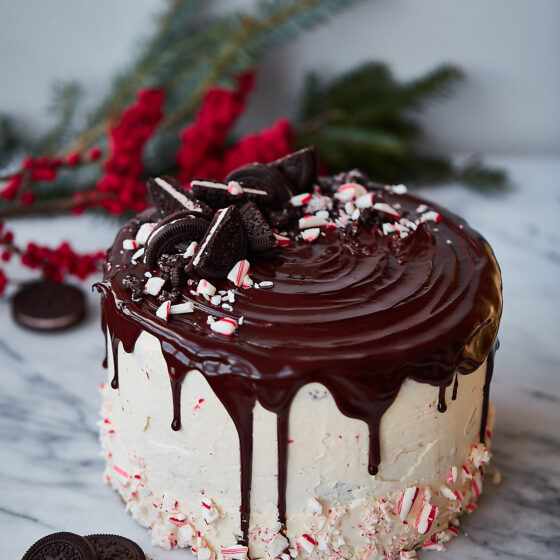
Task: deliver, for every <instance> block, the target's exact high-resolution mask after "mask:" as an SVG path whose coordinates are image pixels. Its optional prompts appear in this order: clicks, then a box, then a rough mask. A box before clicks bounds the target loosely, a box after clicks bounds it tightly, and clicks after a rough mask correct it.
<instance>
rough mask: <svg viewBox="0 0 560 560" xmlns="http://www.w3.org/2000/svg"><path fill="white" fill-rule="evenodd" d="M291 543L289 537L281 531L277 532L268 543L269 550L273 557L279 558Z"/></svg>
mask: <svg viewBox="0 0 560 560" xmlns="http://www.w3.org/2000/svg"><path fill="white" fill-rule="evenodd" d="M289 545H290V543H289V541H288V539H287V538H286V537H285V536H284V535H282V534H281V533H276V535H274V537H272V539H271V540H270V542H269V543H268V547H267V551H268V554H269V556H270V557H271V558H278V557H279V556H280V554H282V553H283V552H284V551H285V550H286V549H287V548H288V546H289Z"/></svg>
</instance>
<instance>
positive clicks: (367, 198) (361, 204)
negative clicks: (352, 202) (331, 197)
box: [348, 193, 373, 214]
mask: <svg viewBox="0 0 560 560" xmlns="http://www.w3.org/2000/svg"><path fill="white" fill-rule="evenodd" d="M356 206H357V207H358V208H370V207H371V206H373V193H367V194H363V195H362V196H360V197H359V198H357V199H356ZM348 213H349V214H350V212H348Z"/></svg>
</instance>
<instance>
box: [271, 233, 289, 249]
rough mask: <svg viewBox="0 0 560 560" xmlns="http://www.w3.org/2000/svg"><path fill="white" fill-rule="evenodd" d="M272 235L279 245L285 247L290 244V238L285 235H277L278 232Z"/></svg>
mask: <svg viewBox="0 0 560 560" xmlns="http://www.w3.org/2000/svg"><path fill="white" fill-rule="evenodd" d="M274 237H276V242H277V243H278V246H279V247H287V246H288V245H289V244H290V238H289V237H286V236H285V235H279V234H278V233H275V234H274Z"/></svg>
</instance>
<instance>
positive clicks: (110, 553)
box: [85, 535, 146, 560]
mask: <svg viewBox="0 0 560 560" xmlns="http://www.w3.org/2000/svg"><path fill="white" fill-rule="evenodd" d="M85 539H86V541H88V543H90V545H91V546H92V547H93V548H94V549H95V552H96V553H97V558H98V560H146V555H145V554H144V552H142V549H141V548H140V547H139V546H138V545H137V544H136V543H135V542H134V541H131V540H130V539H127V538H126V537H121V536H119V535H88V536H87V537H85Z"/></svg>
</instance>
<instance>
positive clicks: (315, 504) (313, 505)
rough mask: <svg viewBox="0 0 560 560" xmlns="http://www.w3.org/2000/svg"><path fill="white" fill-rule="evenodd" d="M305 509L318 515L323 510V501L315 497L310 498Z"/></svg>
mask: <svg viewBox="0 0 560 560" xmlns="http://www.w3.org/2000/svg"><path fill="white" fill-rule="evenodd" d="M305 509H306V510H307V511H309V512H310V513H312V514H313V515H317V514H319V513H322V512H323V506H322V505H321V502H320V501H319V500H317V499H315V498H309V500H307V505H306V506H305Z"/></svg>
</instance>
